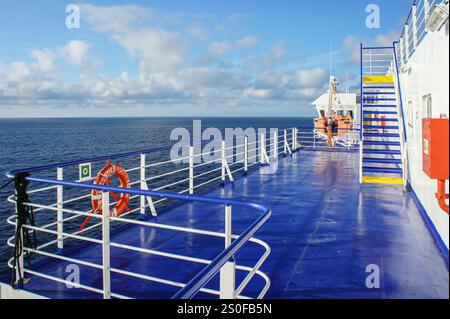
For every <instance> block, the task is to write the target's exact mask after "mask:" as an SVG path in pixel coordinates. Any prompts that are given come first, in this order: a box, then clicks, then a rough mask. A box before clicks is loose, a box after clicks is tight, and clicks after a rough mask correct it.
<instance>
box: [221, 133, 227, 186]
mask: <svg viewBox="0 0 450 319" xmlns="http://www.w3.org/2000/svg"><path fill="white" fill-rule="evenodd" d="M225 149H226V142H225V141H222V170H221V174H222V183H225V174H226V172H225V165H226V152H225V151H226V150H225Z"/></svg>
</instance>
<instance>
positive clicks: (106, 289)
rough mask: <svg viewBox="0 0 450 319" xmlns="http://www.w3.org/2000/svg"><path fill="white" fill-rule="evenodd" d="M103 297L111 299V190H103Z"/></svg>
mask: <svg viewBox="0 0 450 319" xmlns="http://www.w3.org/2000/svg"><path fill="white" fill-rule="evenodd" d="M102 212H103V213H102V237H103V240H102V252H103V299H111V264H110V238H109V218H110V216H109V192H108V191H106V192H105V191H102Z"/></svg>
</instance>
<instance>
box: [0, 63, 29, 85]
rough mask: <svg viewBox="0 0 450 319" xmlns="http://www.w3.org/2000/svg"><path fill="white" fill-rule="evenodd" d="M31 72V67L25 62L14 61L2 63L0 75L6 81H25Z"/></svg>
mask: <svg viewBox="0 0 450 319" xmlns="http://www.w3.org/2000/svg"><path fill="white" fill-rule="evenodd" d="M31 74H32V69H31V67H30V66H29V65H28V64H26V63H24V62H13V63H11V64H5V65H2V64H0V75H1V78H2V79H3V80H4V81H6V82H21V81H25V80H27V79H28V78H29V77H30V76H31Z"/></svg>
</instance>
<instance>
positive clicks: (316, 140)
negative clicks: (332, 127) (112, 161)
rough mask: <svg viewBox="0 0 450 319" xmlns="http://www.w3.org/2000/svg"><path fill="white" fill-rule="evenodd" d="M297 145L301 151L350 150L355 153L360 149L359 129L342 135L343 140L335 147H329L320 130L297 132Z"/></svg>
mask: <svg viewBox="0 0 450 319" xmlns="http://www.w3.org/2000/svg"><path fill="white" fill-rule="evenodd" d="M297 136H298V137H297V143H298V145H299V147H300V148H301V149H313V150H339V149H341V150H348V151H354V150H358V149H359V144H358V142H359V129H357V128H354V129H352V130H350V131H349V132H346V133H343V134H340V136H341V139H340V140H338V141H337V142H336V145H335V146H330V145H328V141H327V140H328V138H327V137H324V135H323V134H320V133H319V132H318V130H313V131H308V130H301V129H299V130H297Z"/></svg>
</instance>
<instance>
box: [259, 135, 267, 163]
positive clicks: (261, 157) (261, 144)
mask: <svg viewBox="0 0 450 319" xmlns="http://www.w3.org/2000/svg"><path fill="white" fill-rule="evenodd" d="M259 139H260V141H259V162H260V164H261V165H264V163H265V160H264V151H265V149H266V137H265V134H264V133H261V135H260V136H259Z"/></svg>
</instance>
